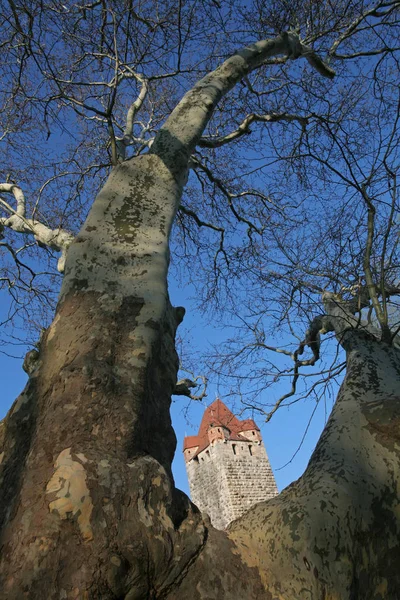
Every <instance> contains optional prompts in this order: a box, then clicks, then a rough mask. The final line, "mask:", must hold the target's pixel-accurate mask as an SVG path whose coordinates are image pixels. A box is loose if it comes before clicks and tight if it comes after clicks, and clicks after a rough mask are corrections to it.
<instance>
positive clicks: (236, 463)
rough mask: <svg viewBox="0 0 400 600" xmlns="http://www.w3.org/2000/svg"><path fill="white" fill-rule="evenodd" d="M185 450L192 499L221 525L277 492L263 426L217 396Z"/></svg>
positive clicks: (187, 438) (185, 442) (214, 523)
mask: <svg viewBox="0 0 400 600" xmlns="http://www.w3.org/2000/svg"><path fill="white" fill-rule="evenodd" d="M183 453H184V457H185V462H186V470H187V474H188V478H189V487H190V494H191V498H192V501H193V502H194V503H195V504H196V505H197V506H198V507H199V509H200V510H201V511H202V512H205V513H207V514H208V515H209V516H210V519H211V523H212V524H213V525H214V527H216V528H217V529H225V527H227V525H228V524H229V523H230V522H231V521H233V520H234V519H237V518H238V517H240V516H241V515H242V514H243V513H244V512H246V510H248V509H249V508H250V507H251V506H253V505H254V504H257V503H258V502H261V501H263V500H267V499H268V498H272V497H273V496H275V495H276V494H277V493H278V490H277V487H276V483H275V478H274V475H273V473H272V469H271V466H270V464H269V460H268V456H267V453H266V450H265V447H264V444H263V441H262V437H261V433H260V429H259V428H258V427H257V425H256V424H255V422H254V421H253V419H245V420H243V421H240V420H239V419H238V418H237V417H235V416H234V415H233V413H232V412H231V411H230V410H229V409H228V408H227V407H226V406H225V404H224V403H223V402H222V401H221V400H219V399H217V400H215V402H213V403H212V404H211V405H210V406H209V407H208V408H207V409H206V410H205V412H204V415H203V419H202V421H201V424H200V428H199V432H198V434H197V435H192V436H188V437H185V439H184V445H183Z"/></svg>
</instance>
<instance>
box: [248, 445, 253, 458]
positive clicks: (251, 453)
mask: <svg viewBox="0 0 400 600" xmlns="http://www.w3.org/2000/svg"><path fill="white" fill-rule="evenodd" d="M249 452H250V456H253V450H252V449H251V446H249Z"/></svg>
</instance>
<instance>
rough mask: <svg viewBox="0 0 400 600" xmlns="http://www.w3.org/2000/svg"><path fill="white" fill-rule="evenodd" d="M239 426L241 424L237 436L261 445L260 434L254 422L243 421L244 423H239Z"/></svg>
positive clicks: (251, 420)
mask: <svg viewBox="0 0 400 600" xmlns="http://www.w3.org/2000/svg"><path fill="white" fill-rule="evenodd" d="M240 424H241V427H240V431H239V432H238V433H239V435H241V436H243V437H245V438H246V439H248V440H250V441H251V442H256V443H257V444H261V442H262V437H261V433H260V430H259V428H258V427H257V425H256V424H255V422H254V421H253V419H245V420H244V421H241V423H240Z"/></svg>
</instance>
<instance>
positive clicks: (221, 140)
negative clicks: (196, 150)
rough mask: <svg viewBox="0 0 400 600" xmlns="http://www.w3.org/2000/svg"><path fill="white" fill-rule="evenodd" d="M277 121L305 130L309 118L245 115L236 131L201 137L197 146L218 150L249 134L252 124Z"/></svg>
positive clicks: (273, 114) (279, 114) (284, 114)
mask: <svg viewBox="0 0 400 600" xmlns="http://www.w3.org/2000/svg"><path fill="white" fill-rule="evenodd" d="M279 121H285V122H287V123H291V122H293V121H297V122H298V123H300V125H301V126H302V128H305V127H306V125H307V123H308V121H309V117H301V116H299V115H291V114H289V113H271V114H269V115H259V114H257V113H251V114H250V115H247V117H245V118H244V119H243V121H242V122H241V124H240V125H239V127H238V128H237V129H235V130H234V131H232V132H231V133H228V134H227V135H223V136H219V137H209V138H206V137H202V138H200V141H199V144H198V145H199V146H200V147H201V148H219V147H221V146H224V145H225V144H229V143H230V142H233V141H234V140H237V139H238V138H240V137H242V136H243V135H246V134H250V133H251V131H250V125H251V124H252V123H255V122H257V123H276V122H279Z"/></svg>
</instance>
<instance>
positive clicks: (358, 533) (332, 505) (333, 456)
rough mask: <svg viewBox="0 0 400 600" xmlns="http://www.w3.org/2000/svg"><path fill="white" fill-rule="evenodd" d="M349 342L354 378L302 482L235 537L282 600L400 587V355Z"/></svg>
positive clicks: (372, 599) (383, 593)
mask: <svg viewBox="0 0 400 600" xmlns="http://www.w3.org/2000/svg"><path fill="white" fill-rule="evenodd" d="M342 343H343V346H344V347H345V349H346V351H347V374H346V378H345V381H344V383H343V385H342V387H341V389H340V392H339V395H338V398H337V401H336V404H335V407H334V409H333V412H332V414H331V417H330V418H329V421H328V423H327V425H326V427H325V430H324V432H323V434H322V436H321V438H320V440H319V442H318V445H317V447H316V449H315V451H314V453H313V456H312V457H311V460H310V463H309V465H308V467H307V469H306V471H305V473H304V475H303V476H302V477H301V478H300V479H299V480H298V481H297V482H295V483H293V484H291V485H290V486H289V487H288V488H286V489H285V490H284V491H283V492H282V493H281V494H280V495H279V496H278V497H277V498H275V499H272V500H270V501H268V502H266V503H263V504H260V505H258V506H256V507H254V508H253V509H251V510H250V511H249V512H248V513H247V514H246V515H245V516H244V517H243V518H242V519H241V520H240V521H237V522H235V523H234V524H233V525H232V527H231V529H230V532H229V537H230V538H231V539H232V540H234V541H235V543H236V544H237V546H238V548H239V551H240V553H241V555H242V557H243V560H244V561H245V562H246V564H249V565H252V566H256V567H257V569H258V570H259V572H260V573H261V576H262V578H263V582H264V584H265V585H266V587H267V588H268V589H269V590H270V591H272V593H273V597H274V598H275V597H277V598H285V600H289V599H290V600H295V599H297V598H302V599H303V598H307V599H310V600H311V599H312V600H317V599H318V600H319V599H321V600H322V599H324V600H327V599H328V598H329V599H332V600H333V599H335V600H344V599H349V600H350V599H351V600H356V599H357V600H382V599H383V598H388V599H393V600H394V599H395V598H397V597H398V592H399V590H400V571H399V565H400V544H399V540H400V500H399V498H400V471H399V464H400V445H399V442H400V393H399V378H400V353H399V352H398V351H397V350H395V349H393V348H390V347H389V346H386V344H383V343H379V342H377V341H375V340H374V339H372V338H371V337H366V335H365V334H363V333H362V332H360V331H354V330H348V331H347V332H345V333H344V335H343V340H342Z"/></svg>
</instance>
